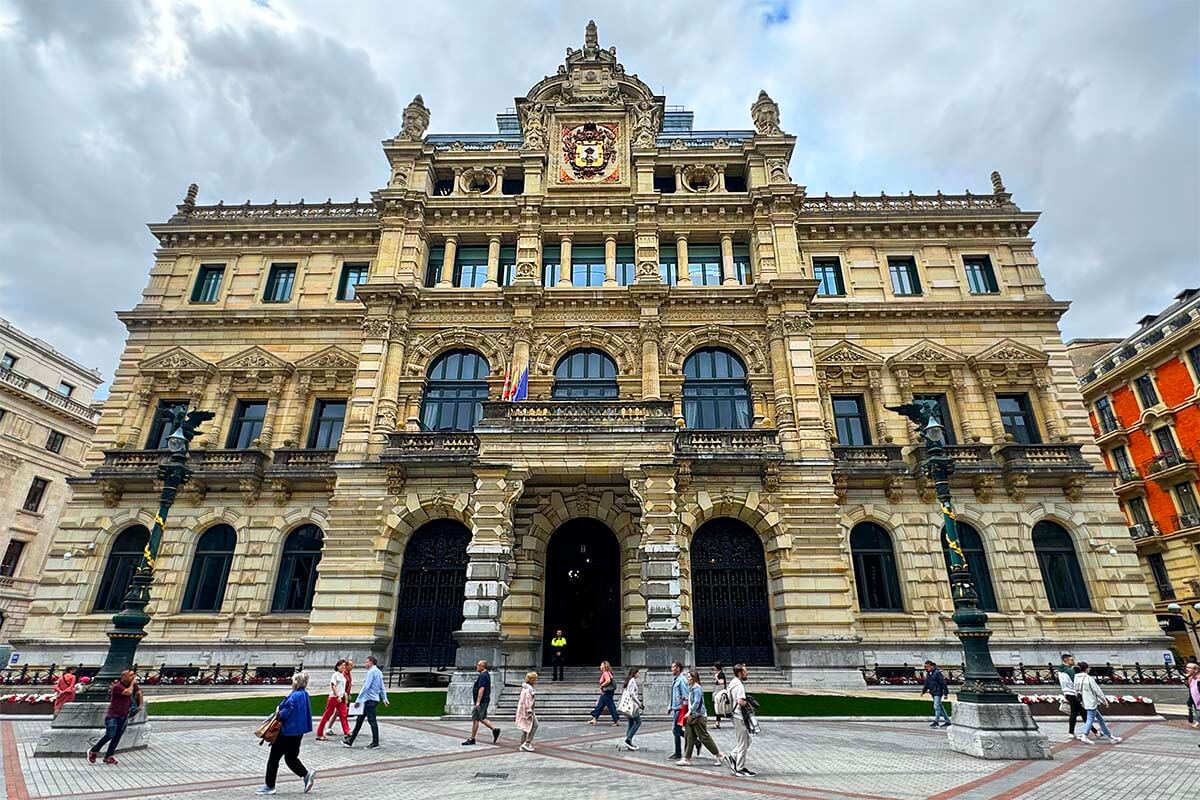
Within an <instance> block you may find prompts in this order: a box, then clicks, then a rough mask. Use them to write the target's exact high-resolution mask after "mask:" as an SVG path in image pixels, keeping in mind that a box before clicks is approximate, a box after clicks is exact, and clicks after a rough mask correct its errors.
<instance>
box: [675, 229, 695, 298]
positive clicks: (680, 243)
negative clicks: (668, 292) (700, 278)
mask: <svg viewBox="0 0 1200 800" xmlns="http://www.w3.org/2000/svg"><path fill="white" fill-rule="evenodd" d="M675 283H676V285H677V286H691V285H692V275H691V273H690V272H689V271H688V237H687V234H686V233H676V234H675Z"/></svg>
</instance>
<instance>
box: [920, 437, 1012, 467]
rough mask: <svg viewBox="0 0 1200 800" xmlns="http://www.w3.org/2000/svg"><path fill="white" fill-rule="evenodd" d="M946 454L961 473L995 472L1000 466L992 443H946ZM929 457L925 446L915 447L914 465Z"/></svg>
mask: <svg viewBox="0 0 1200 800" xmlns="http://www.w3.org/2000/svg"><path fill="white" fill-rule="evenodd" d="M946 456H947V457H948V458H950V459H951V461H952V463H953V465H954V467H953V471H954V472H956V473H960V474H966V473H979V472H993V471H996V470H998V469H999V468H1000V465H999V464H997V463H996V460H995V459H994V458H992V446H991V445H990V444H950V445H946ZM927 457H928V453H927V452H926V450H925V448H924V447H916V448H913V451H912V459H913V466H914V467H915V466H919V465H920V464H921V462H923V461H924V460H925V459H926V458H927Z"/></svg>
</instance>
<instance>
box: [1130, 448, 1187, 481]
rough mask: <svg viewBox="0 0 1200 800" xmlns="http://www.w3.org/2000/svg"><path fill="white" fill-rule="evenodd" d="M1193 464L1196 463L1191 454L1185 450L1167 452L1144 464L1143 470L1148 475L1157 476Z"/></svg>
mask: <svg viewBox="0 0 1200 800" xmlns="http://www.w3.org/2000/svg"><path fill="white" fill-rule="evenodd" d="M1192 463H1194V462H1193V461H1192V458H1191V455H1190V454H1189V453H1186V452H1184V451H1183V450H1167V451H1166V452H1163V453H1159V454H1158V455H1156V456H1155V457H1154V458H1152V459H1150V460H1149V461H1147V462H1146V463H1145V464H1143V465H1142V469H1143V470H1144V471H1145V473H1146V474H1147V475H1157V474H1158V473H1160V472H1166V471H1167V470H1169V469H1174V468H1175V467H1182V466H1185V465H1188V464H1192Z"/></svg>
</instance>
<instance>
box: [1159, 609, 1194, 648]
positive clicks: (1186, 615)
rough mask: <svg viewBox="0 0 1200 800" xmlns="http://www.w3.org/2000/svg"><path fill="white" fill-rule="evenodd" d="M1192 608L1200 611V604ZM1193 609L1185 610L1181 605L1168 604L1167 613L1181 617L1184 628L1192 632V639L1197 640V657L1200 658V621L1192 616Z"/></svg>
mask: <svg viewBox="0 0 1200 800" xmlns="http://www.w3.org/2000/svg"><path fill="white" fill-rule="evenodd" d="M1192 608H1194V609H1196V610H1197V611H1200V603H1196V604H1195V605H1193V606H1192ZM1192 608H1184V607H1183V606H1181V605H1179V603H1168V604H1167V611H1170V612H1171V613H1172V614H1174V615H1175V616H1177V617H1179V621H1180V622H1182V623H1183V627H1185V628H1187V629H1188V630H1189V631H1191V632H1192V638H1194V639H1195V640H1196V656H1197V657H1200V619H1197V618H1196V617H1193V616H1192Z"/></svg>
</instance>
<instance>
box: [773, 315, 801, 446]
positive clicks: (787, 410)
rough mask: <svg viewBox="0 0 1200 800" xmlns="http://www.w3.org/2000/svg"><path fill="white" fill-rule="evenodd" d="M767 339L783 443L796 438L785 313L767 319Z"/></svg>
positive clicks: (776, 408) (777, 426)
mask: <svg viewBox="0 0 1200 800" xmlns="http://www.w3.org/2000/svg"><path fill="white" fill-rule="evenodd" d="M767 340H768V344H769V346H770V356H771V386H772V389H773V390H774V395H775V427H776V428H778V429H779V438H780V440H781V444H782V443H783V442H791V441H793V440H795V438H796V415H795V413H794V411H793V408H794V406H793V404H792V369H791V364H790V363H789V360H788V348H787V327H786V325H785V320H784V315H783V314H780V315H778V316H775V317H774V318H772V319H769V320H768V321H767Z"/></svg>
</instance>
